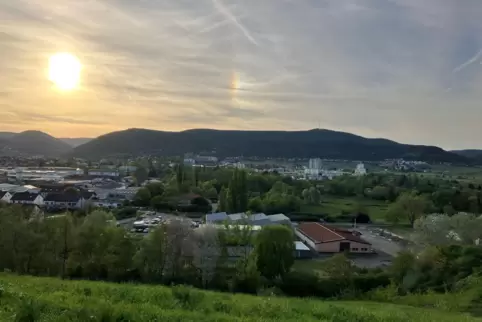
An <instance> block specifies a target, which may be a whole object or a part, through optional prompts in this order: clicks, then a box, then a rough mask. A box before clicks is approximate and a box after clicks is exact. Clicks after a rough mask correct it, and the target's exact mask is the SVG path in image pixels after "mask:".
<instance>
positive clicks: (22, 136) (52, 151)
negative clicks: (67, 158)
mask: <svg viewBox="0 0 482 322" xmlns="http://www.w3.org/2000/svg"><path fill="white" fill-rule="evenodd" d="M3 144H4V145H3V152H4V154H10V155H12V154H14V155H44V156H60V155H63V154H66V153H68V152H70V151H71V150H72V147H71V146H69V145H68V144H67V143H65V142H62V141H61V140H59V139H56V138H54V137H53V136H50V135H48V134H46V133H43V132H40V131H25V132H21V133H18V134H15V135H13V136H12V137H10V138H8V139H4V142H3Z"/></svg>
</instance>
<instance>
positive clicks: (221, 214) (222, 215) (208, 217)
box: [206, 212, 228, 222]
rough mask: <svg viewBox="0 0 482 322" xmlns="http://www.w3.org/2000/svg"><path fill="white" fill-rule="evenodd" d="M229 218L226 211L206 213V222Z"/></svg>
mask: <svg viewBox="0 0 482 322" xmlns="http://www.w3.org/2000/svg"><path fill="white" fill-rule="evenodd" d="M227 219H228V215H227V214H226V213H225V212H217V213H214V214H207V215H206V222H214V221H224V220H227Z"/></svg>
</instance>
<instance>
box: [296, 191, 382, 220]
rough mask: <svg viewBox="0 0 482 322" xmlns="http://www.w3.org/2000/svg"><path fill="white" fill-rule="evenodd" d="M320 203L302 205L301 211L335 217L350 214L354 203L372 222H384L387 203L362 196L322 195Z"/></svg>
mask: <svg viewBox="0 0 482 322" xmlns="http://www.w3.org/2000/svg"><path fill="white" fill-rule="evenodd" d="M321 200H322V203H321V205H319V206H309V205H303V206H302V207H301V212H303V213H312V214H323V215H328V216H330V217H332V218H333V219H336V218H337V217H339V216H340V215H343V214H352V213H353V212H354V209H355V207H356V205H358V204H360V205H362V206H363V208H364V209H365V210H366V212H367V214H368V215H369V216H370V218H371V220H372V221H373V222H385V212H386V211H387V209H388V205H389V204H387V203H386V202H384V201H377V200H372V199H363V198H346V197H333V196H326V195H323V196H322V199H321Z"/></svg>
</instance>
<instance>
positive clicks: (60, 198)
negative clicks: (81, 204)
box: [44, 193, 80, 202]
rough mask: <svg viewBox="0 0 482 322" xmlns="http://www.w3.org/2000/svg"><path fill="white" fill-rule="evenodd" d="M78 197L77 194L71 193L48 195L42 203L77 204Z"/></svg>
mask: <svg viewBox="0 0 482 322" xmlns="http://www.w3.org/2000/svg"><path fill="white" fill-rule="evenodd" d="M79 199H80V196H79V195H77V194H73V193H72V194H71V193H49V194H48V195H47V196H46V197H45V199H44V201H53V202H78V201H79Z"/></svg>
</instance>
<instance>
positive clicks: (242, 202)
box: [237, 170, 248, 212]
mask: <svg viewBox="0 0 482 322" xmlns="http://www.w3.org/2000/svg"><path fill="white" fill-rule="evenodd" d="M246 177H247V174H246V171H244V170H241V171H239V173H238V180H239V182H238V193H239V196H238V198H239V206H238V210H237V211H238V212H244V211H246V210H248V186H247V180H246Z"/></svg>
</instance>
